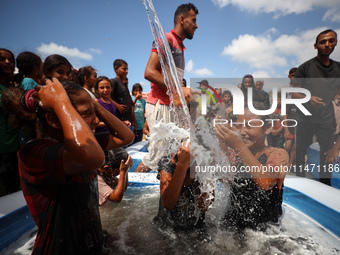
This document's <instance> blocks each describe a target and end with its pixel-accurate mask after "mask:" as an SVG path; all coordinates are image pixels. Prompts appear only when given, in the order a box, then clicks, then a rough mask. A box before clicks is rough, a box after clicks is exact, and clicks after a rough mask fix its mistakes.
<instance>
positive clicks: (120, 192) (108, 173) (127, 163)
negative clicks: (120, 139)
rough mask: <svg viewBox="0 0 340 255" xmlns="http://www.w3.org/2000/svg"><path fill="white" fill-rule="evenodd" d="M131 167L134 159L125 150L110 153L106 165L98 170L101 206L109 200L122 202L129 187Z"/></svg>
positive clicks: (120, 149) (106, 158)
mask: <svg viewBox="0 0 340 255" xmlns="http://www.w3.org/2000/svg"><path fill="white" fill-rule="evenodd" d="M131 165H132V158H131V156H130V155H129V154H128V153H127V151H126V150H125V149H123V148H119V149H115V150H111V151H108V155H107V156H106V157H105V162H104V164H103V165H102V167H100V168H99V169H98V191H99V205H102V204H103V203H105V201H106V200H107V199H109V200H110V201H113V202H116V203H119V202H120V201H122V198H123V196H124V192H125V191H126V189H127V187H128V183H129V181H128V170H129V168H130V167H131ZM117 175H119V179H118V178H117V177H116V176H117Z"/></svg>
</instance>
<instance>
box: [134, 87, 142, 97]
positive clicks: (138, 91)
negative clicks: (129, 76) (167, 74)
mask: <svg viewBox="0 0 340 255" xmlns="http://www.w3.org/2000/svg"><path fill="white" fill-rule="evenodd" d="M132 94H133V95H134V96H136V95H139V94H142V90H141V89H140V88H136V89H134V90H133V91H132Z"/></svg>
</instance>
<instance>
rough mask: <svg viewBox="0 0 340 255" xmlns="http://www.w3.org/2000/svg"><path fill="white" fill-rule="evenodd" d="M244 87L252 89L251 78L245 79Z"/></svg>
mask: <svg viewBox="0 0 340 255" xmlns="http://www.w3.org/2000/svg"><path fill="white" fill-rule="evenodd" d="M243 86H244V87H245V88H249V87H251V79H250V78H245V79H244V81H243Z"/></svg>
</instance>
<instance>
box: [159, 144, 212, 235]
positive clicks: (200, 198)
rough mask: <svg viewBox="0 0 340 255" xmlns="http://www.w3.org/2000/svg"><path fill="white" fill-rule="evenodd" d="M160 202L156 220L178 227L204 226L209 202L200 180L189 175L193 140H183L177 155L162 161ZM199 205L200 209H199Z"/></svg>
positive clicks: (188, 228) (179, 228)
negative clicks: (191, 141) (201, 189)
mask: <svg viewBox="0 0 340 255" xmlns="http://www.w3.org/2000/svg"><path fill="white" fill-rule="evenodd" d="M159 166H160V169H161V170H160V172H159V178H160V191H161V197H160V203H159V210H158V215H157V217H155V218H154V222H155V224H157V225H158V226H159V227H162V228H165V227H167V226H170V227H173V228H174V229H175V230H184V231H186V230H191V229H194V228H196V229H200V230H204V226H205V224H204V219H205V212H206V211H207V210H208V207H209V205H210V202H208V201H207V199H206V198H207V194H205V193H201V191H200V188H199V183H198V182H197V181H195V180H194V178H191V177H190V143H189V142H183V143H182V145H181V146H180V147H179V148H178V151H177V154H176V156H175V157H174V158H173V159H171V160H169V158H167V157H163V158H162V159H161V161H160V162H159ZM197 208H198V209H199V210H197Z"/></svg>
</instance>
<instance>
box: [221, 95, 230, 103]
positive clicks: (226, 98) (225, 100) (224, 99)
mask: <svg viewBox="0 0 340 255" xmlns="http://www.w3.org/2000/svg"><path fill="white" fill-rule="evenodd" d="M230 99H231V97H230V95H229V94H225V95H224V96H223V98H222V100H223V102H224V103H229V101H230Z"/></svg>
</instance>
